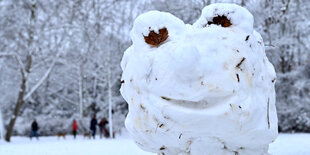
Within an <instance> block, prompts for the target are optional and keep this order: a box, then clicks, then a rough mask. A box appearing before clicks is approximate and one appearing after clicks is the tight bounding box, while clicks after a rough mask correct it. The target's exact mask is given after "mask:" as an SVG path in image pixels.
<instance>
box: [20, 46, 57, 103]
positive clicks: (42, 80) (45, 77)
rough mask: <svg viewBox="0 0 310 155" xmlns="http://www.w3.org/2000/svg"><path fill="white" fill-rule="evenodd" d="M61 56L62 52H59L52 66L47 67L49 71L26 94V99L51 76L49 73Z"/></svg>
mask: <svg viewBox="0 0 310 155" xmlns="http://www.w3.org/2000/svg"><path fill="white" fill-rule="evenodd" d="M59 56H60V52H58V53H57V55H56V57H55V58H54V60H53V62H52V64H51V65H50V67H49V68H48V69H47V71H46V72H45V74H44V75H43V76H42V78H41V79H40V80H39V81H38V83H37V84H35V85H34V86H33V87H32V88H31V89H30V91H29V92H28V93H27V94H26V95H25V96H24V100H26V99H28V98H29V97H30V96H31V95H32V94H33V93H34V92H35V91H36V90H37V89H38V88H39V87H40V86H41V85H42V83H43V82H44V81H45V80H46V79H47V77H48V76H49V74H50V73H51V71H52V69H53V68H54V66H55V63H56V61H57V59H58V57H59Z"/></svg>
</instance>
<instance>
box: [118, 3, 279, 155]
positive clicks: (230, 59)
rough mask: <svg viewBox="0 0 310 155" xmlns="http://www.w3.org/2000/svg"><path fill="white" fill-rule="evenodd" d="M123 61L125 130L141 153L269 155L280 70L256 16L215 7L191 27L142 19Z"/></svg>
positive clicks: (152, 16)
mask: <svg viewBox="0 0 310 155" xmlns="http://www.w3.org/2000/svg"><path fill="white" fill-rule="evenodd" d="M131 38H132V41H133V44H132V46H131V47H129V48H128V49H127V50H126V51H125V53H124V56H123V59H122V62H121V67H122V70H123V75H122V87H121V94H122V95H123V97H124V99H125V100H126V101H127V102H128V104H129V113H128V115H127V118H126V121H125V125H126V128H127V129H128V131H129V133H130V134H131V136H132V137H133V138H134V139H135V141H136V143H137V145H138V146H139V147H141V148H142V149H144V150H146V151H150V152H155V153H165V154H233V155H234V154H259V155H261V154H267V153H268V146H269V144H270V143H271V142H272V141H274V140H275V138H276V137H277V134H278V133H277V131H278V130H277V115H276V108H275V90H274V83H275V78H276V75H275V70H274V67H273V65H272V64H271V63H270V62H269V61H268V59H267V57H266V54H265V49H264V44H263V40H262V37H261V36H260V34H259V33H257V32H256V31H255V30H253V17H252V15H251V13H249V12H248V11H247V10H246V9H245V8H242V7H240V6H237V5H235V4H212V5H209V6H207V7H205V8H204V9H203V12H202V15H201V17H200V18H199V19H198V21H197V22H196V23H195V24H194V25H185V24H184V23H183V22H182V21H181V20H180V19H178V18H176V17H175V16H173V15H171V14H169V13H164V12H158V11H151V12H148V13H145V14H142V15H140V16H139V17H138V18H137V19H136V21H135V23H134V26H133V28H132V31H131Z"/></svg>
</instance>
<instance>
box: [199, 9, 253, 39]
mask: <svg viewBox="0 0 310 155" xmlns="http://www.w3.org/2000/svg"><path fill="white" fill-rule="evenodd" d="M217 16H226V17H227V18H228V19H229V20H230V22H231V24H232V25H231V27H234V28H239V29H241V30H243V31H245V32H248V33H251V32H253V22H254V19H253V15H252V14H251V13H250V12H249V11H248V10H247V9H246V8H243V7H241V6H239V5H236V4H229V3H215V4H211V5H208V6H206V7H205V8H203V10H202V14H201V16H200V18H199V19H198V20H197V21H196V22H195V23H194V26H196V27H200V28H201V27H206V26H209V25H208V22H210V21H212V20H213V18H214V17H217Z"/></svg>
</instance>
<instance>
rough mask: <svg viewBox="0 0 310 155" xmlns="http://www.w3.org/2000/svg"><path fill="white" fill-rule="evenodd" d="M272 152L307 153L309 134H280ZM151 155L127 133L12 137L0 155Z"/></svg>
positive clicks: (284, 154)
mask: <svg viewBox="0 0 310 155" xmlns="http://www.w3.org/2000/svg"><path fill="white" fill-rule="evenodd" d="M269 152H270V153H271V154H273V155H310V134H280V135H279V137H278V139H277V140H276V141H275V142H274V143H273V144H271V146H270V150H269ZM71 154H72V155H85V154H89V155H151V153H147V152H144V151H142V150H140V149H139V148H138V147H137V146H136V145H135V144H134V142H133V141H132V140H131V139H130V138H129V137H127V136H123V137H117V138H116V139H114V140H107V139H99V138H97V139H96V140H89V139H84V138H83V137H77V139H76V140H74V139H73V138H72V137H71V136H69V137H67V139H66V140H64V139H59V140H58V139H57V137H41V138H40V140H38V141H37V140H36V139H33V140H31V141H30V140H29V139H28V138H26V137H13V138H12V142H11V143H6V142H3V141H1V142H0V155H71Z"/></svg>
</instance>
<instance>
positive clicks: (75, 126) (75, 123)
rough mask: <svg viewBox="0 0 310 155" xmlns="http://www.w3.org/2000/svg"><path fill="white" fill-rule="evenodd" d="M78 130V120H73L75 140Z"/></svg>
mask: <svg viewBox="0 0 310 155" xmlns="http://www.w3.org/2000/svg"><path fill="white" fill-rule="evenodd" d="M77 129H78V125H77V122H76V120H75V119H74V120H73V123H72V133H73V137H74V139H75V137H76V131H77Z"/></svg>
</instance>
